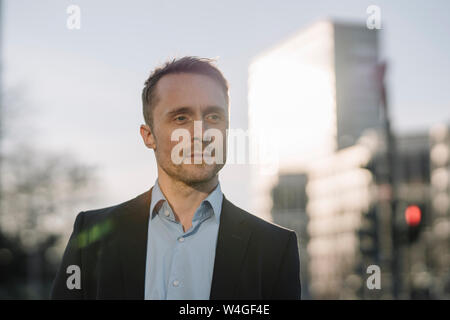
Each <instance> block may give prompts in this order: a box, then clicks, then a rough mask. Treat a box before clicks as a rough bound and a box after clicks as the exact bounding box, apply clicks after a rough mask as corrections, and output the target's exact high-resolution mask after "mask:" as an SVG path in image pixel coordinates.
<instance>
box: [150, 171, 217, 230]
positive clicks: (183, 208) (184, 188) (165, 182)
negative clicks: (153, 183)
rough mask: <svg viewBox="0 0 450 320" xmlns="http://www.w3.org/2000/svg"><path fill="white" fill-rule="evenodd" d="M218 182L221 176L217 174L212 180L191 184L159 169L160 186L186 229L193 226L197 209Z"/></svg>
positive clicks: (176, 216)
mask: <svg viewBox="0 0 450 320" xmlns="http://www.w3.org/2000/svg"><path fill="white" fill-rule="evenodd" d="M218 182H219V177H218V175H216V176H215V177H214V178H212V179H211V180H208V181H205V182H202V183H199V184H196V185H195V186H191V185H187V184H185V183H184V182H182V181H179V180H175V179H173V178H172V177H170V176H168V175H167V174H166V173H165V172H164V171H163V170H159V169H158V184H159V188H160V189H161V191H162V193H163V194H164V196H165V197H166V199H167V201H168V202H169V204H170V206H171V208H172V210H173V212H174V214H175V218H176V220H177V221H180V222H181V224H182V225H183V229H184V231H186V230H188V229H189V228H190V227H191V226H192V219H193V217H194V214H195V211H196V209H197V208H198V207H199V205H200V204H201V203H202V201H203V200H205V199H206V198H207V197H208V195H209V194H210V193H211V192H212V191H213V190H214V188H215V187H216V186H217V184H218Z"/></svg>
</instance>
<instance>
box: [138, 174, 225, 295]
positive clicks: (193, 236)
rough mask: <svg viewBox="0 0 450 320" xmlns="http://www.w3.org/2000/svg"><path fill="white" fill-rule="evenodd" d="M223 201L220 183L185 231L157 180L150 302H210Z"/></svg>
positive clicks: (151, 230)
mask: <svg viewBox="0 0 450 320" xmlns="http://www.w3.org/2000/svg"><path fill="white" fill-rule="evenodd" d="M222 201H223V194H222V190H221V188H220V183H218V184H217V186H216V188H215V189H214V190H213V191H212V192H211V193H210V194H209V195H208V197H207V198H206V199H205V200H203V201H202V203H201V204H200V206H199V207H198V208H197V210H196V211H195V214H194V217H193V219H192V227H191V228H190V229H189V230H186V232H184V231H183V226H182V224H181V223H180V222H178V221H176V219H175V216H174V213H173V211H172V208H171V207H170V205H169V203H168V202H167V200H166V198H165V197H164V194H163V193H162V191H161V189H160V188H159V183H158V179H156V182H155V185H154V186H153V189H152V200H151V203H150V218H149V223H148V237H147V260H146V269H145V299H146V300H152V299H157V300H166V299H167V300H179V299H186V300H187V299H191V300H198V299H201V300H209V295H210V291H211V282H212V275H213V269H214V258H215V254H216V243H217V235H218V231H219V224H220V212H221V210H222Z"/></svg>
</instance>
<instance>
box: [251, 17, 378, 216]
mask: <svg viewBox="0 0 450 320" xmlns="http://www.w3.org/2000/svg"><path fill="white" fill-rule="evenodd" d="M377 63H378V31H376V30H369V29H367V28H366V27H365V25H363V24H348V23H341V22H335V21H321V22H318V23H316V24H314V25H312V26H311V27H309V28H307V29H305V30H301V31H300V32H298V33H297V34H294V35H293V36H292V37H290V38H289V39H287V40H285V41H283V42H281V43H280V44H278V45H276V46H275V47H274V48H272V49H270V50H267V51H266V52H264V53H262V54H261V55H259V56H257V57H256V58H255V59H253V61H252V62H251V64H250V67H249V79H248V86H249V92H248V103H249V129H250V132H252V133H253V134H256V135H257V136H259V137H261V140H260V141H257V142H259V147H260V148H262V149H265V150H270V152H266V154H263V156H262V157H261V158H263V160H265V159H267V158H268V156H276V157H277V163H276V165H277V168H278V169H279V170H287V171H289V170H290V171H302V170H304V168H305V167H306V166H307V164H308V163H309V162H310V161H313V160H314V159H316V158H318V157H322V156H327V155H331V154H332V153H334V152H335V151H337V150H340V149H342V148H345V147H348V146H351V145H353V144H354V143H355V142H356V141H357V139H358V138H359V136H360V135H361V134H362V132H363V131H364V130H365V129H367V128H379V127H381V126H382V120H381V118H382V117H381V114H380V112H379V108H378V102H379V94H378V92H379V90H378V87H377V86H378V84H377V83H378V82H377V79H376V68H377ZM257 142H255V143H257ZM261 145H262V146H261ZM264 156H265V157H264ZM266 168H267V163H264V161H259V162H258V163H257V164H256V165H254V166H253V170H252V173H251V199H252V201H253V203H252V204H251V206H252V211H253V212H256V213H257V214H258V215H260V216H262V217H263V218H266V219H269V220H270V219H272V216H271V207H272V201H271V197H270V190H271V189H272V188H273V187H274V186H275V185H276V184H277V181H278V170H265V169H266Z"/></svg>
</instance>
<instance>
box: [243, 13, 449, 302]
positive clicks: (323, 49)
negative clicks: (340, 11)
mask: <svg viewBox="0 0 450 320" xmlns="http://www.w3.org/2000/svg"><path fill="white" fill-rule="evenodd" d="M379 65H380V64H379V61H378V32H377V31H375V30H369V29H367V28H366V27H365V25H363V24H361V25H356V24H347V23H342V22H334V21H322V22H319V23H316V24H314V25H313V26H311V27H310V28H308V29H306V30H304V31H301V32H299V33H298V34H295V35H294V36H293V37H291V38H289V39H288V40H286V41H284V42H282V43H281V44H279V45H277V46H275V47H274V48H272V49H270V50H268V51H267V52H265V53H263V54H261V55H260V56H258V57H257V58H256V59H254V60H253V62H252V63H251V66H250V69H249V95H248V98H249V128H250V130H251V131H253V133H256V134H260V135H261V136H264V135H265V136H266V137H269V138H270V139H274V140H275V141H276V143H275V148H273V147H274V145H271V147H272V149H271V148H270V147H268V146H267V145H266V146H265V148H266V149H269V150H271V151H272V153H274V154H276V155H277V156H278V159H279V162H278V164H277V165H278V168H277V170H272V171H270V170H264V165H266V164H267V163H259V164H257V165H255V166H253V168H254V170H253V171H252V181H251V183H252V189H251V190H252V198H253V199H254V201H255V202H254V205H253V211H254V212H256V213H258V214H259V215H261V216H262V217H263V218H269V219H270V220H272V221H273V222H275V223H277V224H280V225H282V226H285V227H288V228H291V229H293V230H295V231H296V233H297V235H298V241H299V250H300V259H301V279H302V289H303V292H302V297H303V298H306V299H308V298H312V299H392V298H400V299H402V298H403V299H410V298H445V297H448V294H449V287H450V285H449V283H450V281H449V274H450V272H449V271H450V270H449V266H450V261H449V260H450V257H449V234H450V232H449V228H450V227H449V226H450V223H449V218H448V216H449V213H448V212H449V207H450V200H449V183H450V182H449V181H450V173H449V172H450V171H449V158H450V151H449V150H450V149H449V143H450V142H449V141H450V140H449V133H448V132H449V131H448V127H445V126H443V127H442V126H441V127H437V128H434V129H433V130H431V133H430V134H428V133H427V132H413V133H408V134H393V133H392V131H391V130H390V128H389V125H388V117H387V115H386V113H385V112H384V111H383V108H382V106H386V104H385V103H386V101H385V100H383V93H384V91H383V87H382V86H381V85H380V83H381V81H382V79H381V78H380V75H379V70H380V68H379ZM262 140H263V142H265V141H264V139H262ZM266 140H267V139H266ZM285 141H288V142H289V143H284V142H285ZM266 142H267V141H266ZM263 148H264V146H263ZM374 267H375V269H374ZM374 270H375V271H376V270H379V272H380V277H379V283H377V281H375V282H373V279H375V278H373V277H371V276H372V275H374V274H375V271H374ZM370 281H372V282H371V283H369V282H370Z"/></svg>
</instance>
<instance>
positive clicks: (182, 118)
mask: <svg viewBox="0 0 450 320" xmlns="http://www.w3.org/2000/svg"><path fill="white" fill-rule="evenodd" d="M186 119H187V118H186V117H185V116H178V117H176V118H175V120H176V121H178V122H183V121H186Z"/></svg>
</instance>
